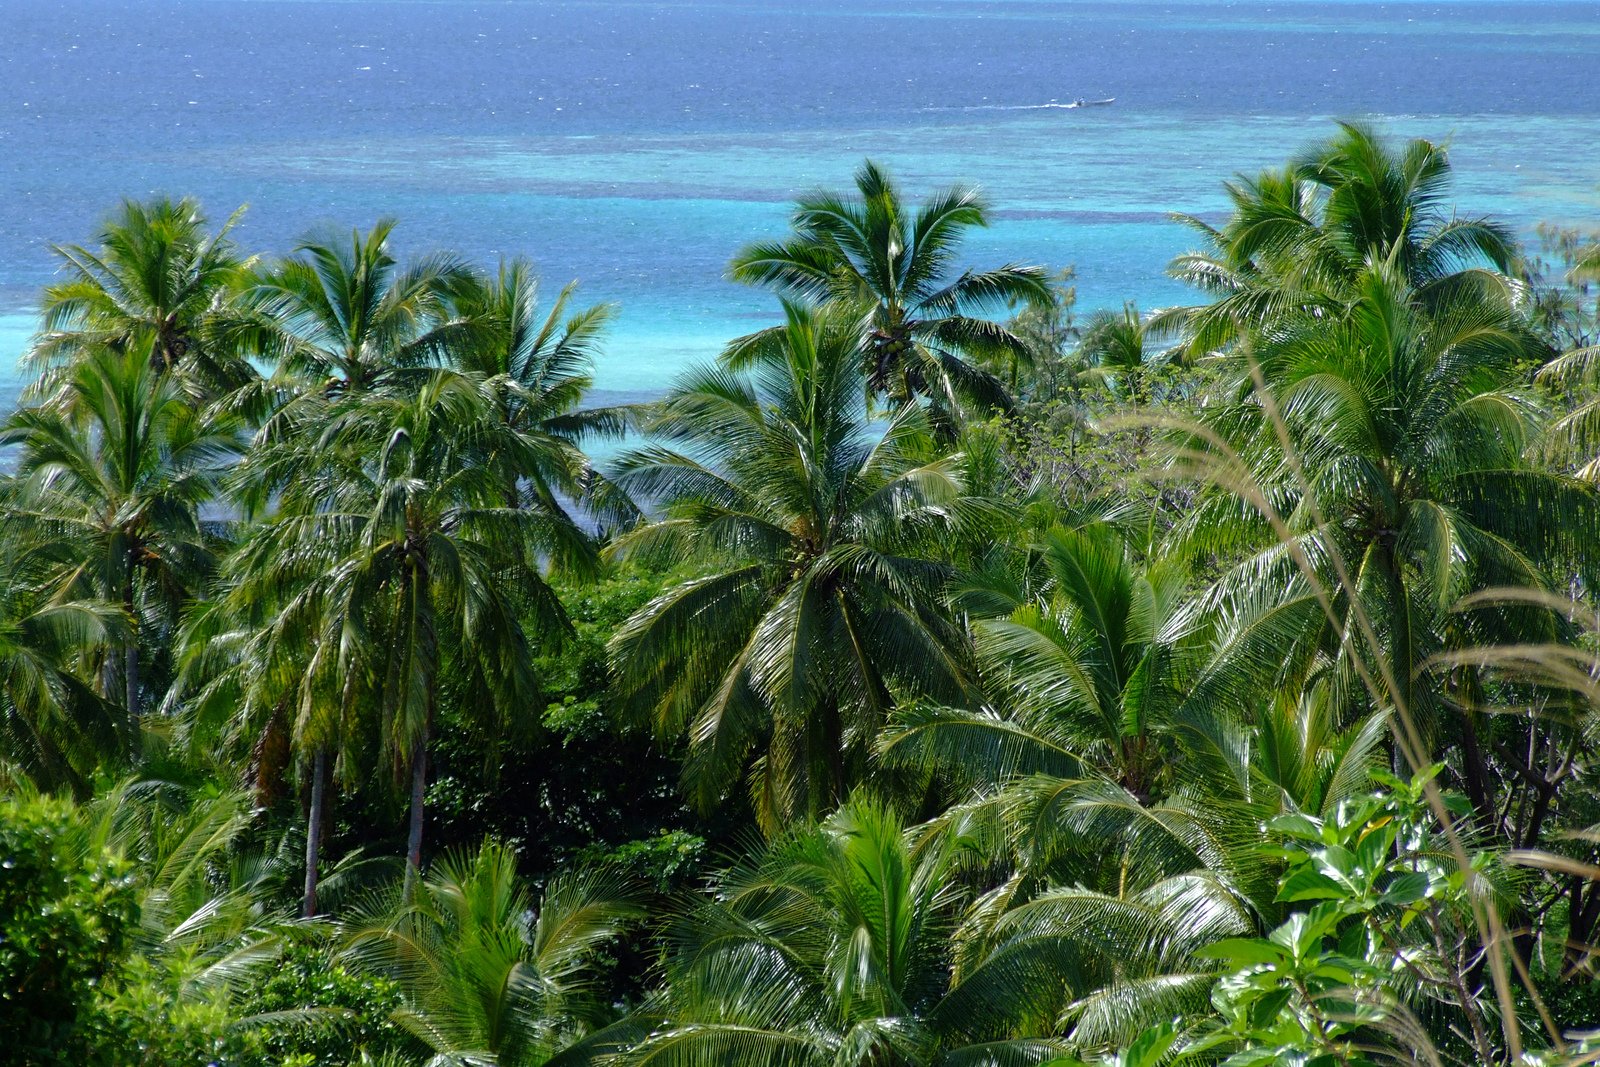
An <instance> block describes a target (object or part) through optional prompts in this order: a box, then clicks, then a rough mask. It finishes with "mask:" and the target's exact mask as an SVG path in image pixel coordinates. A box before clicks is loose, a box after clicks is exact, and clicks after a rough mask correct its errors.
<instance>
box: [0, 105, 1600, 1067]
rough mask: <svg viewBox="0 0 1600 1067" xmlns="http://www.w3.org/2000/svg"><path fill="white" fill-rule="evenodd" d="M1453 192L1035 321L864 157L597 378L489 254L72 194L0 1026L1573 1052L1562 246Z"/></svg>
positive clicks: (894, 1054)
mask: <svg viewBox="0 0 1600 1067" xmlns="http://www.w3.org/2000/svg"><path fill="white" fill-rule="evenodd" d="M1450 177H1451V175H1450V165H1449V160H1448V158H1447V156H1446V154H1445V152H1444V151H1443V150H1442V149H1441V148H1439V147H1437V146H1435V145H1432V144H1429V143H1427V142H1422V141H1414V142H1410V143H1407V144H1392V143H1390V142H1388V141H1386V140H1385V139H1383V138H1382V137H1380V136H1378V135H1377V134H1375V133H1374V132H1373V131H1371V130H1368V129H1365V128H1363V127H1360V126H1355V125H1345V126H1341V127H1340V128H1339V129H1338V130H1337V131H1336V132H1335V133H1334V135H1333V136H1332V138H1331V139H1330V140H1329V141H1327V142H1326V143H1324V144H1320V145H1317V146H1314V147H1312V148H1310V149H1307V150H1306V151H1305V152H1303V153H1302V154H1301V155H1300V156H1298V157H1296V158H1295V159H1293V160H1292V161H1291V162H1290V163H1289V164H1288V165H1286V166H1285V167H1284V168H1282V169H1279V170H1274V171H1269V172H1267V173H1264V174H1261V175H1259V176H1256V177H1253V178H1245V177H1240V178H1238V179H1236V180H1235V181H1233V182H1231V183H1229V184H1228V185H1227V192H1228V196H1229V198H1230V201H1231V205H1232V207H1231V211H1230V213H1229V214H1228V216H1227V217H1226V218H1225V219H1222V220H1220V221H1218V222H1216V223H1214V224H1213V223H1210V222H1205V221H1201V220H1196V219H1187V220H1184V221H1186V222H1187V223H1188V224H1189V225H1190V226H1191V227H1193V228H1194V229H1195V231H1196V232H1197V234H1198V238H1199V242H1200V247H1198V248H1197V249H1196V250H1195V251H1194V252H1192V253H1189V254H1186V255H1184V256H1182V257H1180V258H1179V259H1178V260H1177V261H1175V263H1174V264H1173V267H1172V271H1173V273H1174V274H1175V275H1176V276H1177V277H1179V278H1181V279H1184V280H1186V281H1188V282H1189V283H1191V284H1192V285H1194V286H1195V288H1196V289H1197V291H1198V296H1197V302H1196V304H1195V306H1192V307H1178V308H1163V309H1156V310H1149V309H1147V310H1145V311H1141V310H1140V309H1138V308H1137V307H1135V306H1133V305H1132V304H1129V305H1127V306H1124V307H1122V308H1117V309H1105V310H1098V311H1094V312H1092V313H1090V314H1088V315H1086V316H1083V317H1082V318H1081V320H1080V319H1079V317H1078V316H1077V314H1076V311H1077V309H1076V306H1075V305H1076V299H1075V292H1074V290H1073V289H1072V288H1071V282H1072V273H1071V271H1070V269H1068V270H1065V271H1062V272H1060V273H1058V274H1054V275H1052V274H1050V273H1048V272H1047V271H1045V270H1044V269H1043V268H1040V267H1034V266H1023V265H1017V264H1008V265H1005V266H1001V267H997V268H993V269H976V268H968V267H966V266H965V265H964V264H963V263H962V262H961V258H960V238H961V236H962V234H963V233H964V232H965V231H967V230H969V229H970V228H972V227H976V226H983V225H986V224H987V219H988V211H989V209H988V206H987V204H986V203H985V201H984V200H983V199H982V197H981V196H980V195H979V194H978V193H977V192H976V191H975V190H973V189H971V188H969V187H966V186H956V187H953V188H951V189H949V190H946V191H944V192H940V193H937V194H935V195H933V196H932V197H930V198H929V199H928V200H927V201H925V202H923V203H922V204H921V205H914V204H912V203H911V202H910V201H909V200H908V199H907V198H906V197H904V196H903V195H902V194H901V192H900V191H899V190H898V189H897V188H896V187H895V185H894V183H893V182H892V181H891V179H890V178H889V176H888V175H887V173H886V172H885V171H884V170H883V169H881V168H879V167H876V166H874V165H872V164H870V163H868V164H866V165H864V166H863V168H862V169H861V170H860V171H859V173H858V174H857V175H856V180H855V189H854V191H852V192H850V193H845V194H836V193H831V192H818V193H815V194H812V195H809V196H807V197H805V198H803V199H802V200H801V201H800V202H799V203H798V204H797V206H796V208H795V211H794V213H793V216H792V219H791V223H792V233H790V234H789V235H788V236H787V237H784V238H780V239H777V240H771V241H765V242H758V243H755V244H752V245H750V246H748V247H747V248H745V249H744V250H742V251H739V252H737V253H736V255H735V257H734V259H733V261H732V263H731V266H730V275H731V277H732V278H734V279H735V280H738V281H742V282H746V283H749V284H753V285H757V286H762V287H765V288H768V289H771V290H773V291H775V292H776V294H777V296H778V297H779V298H780V299H779V301H778V303H777V305H776V306H775V308H774V319H775V324H774V325H773V326H771V327H770V328H767V329H763V330H759V331H757V332H755V333H752V334H750V335H748V336H746V337H741V338H736V339H732V340H731V341H730V342H729V344H728V347H727V348H726V349H725V350H724V352H723V353H722V354H721V356H720V358H719V359H718V360H716V361H715V362H712V363H709V364H707V365H704V366H699V367H695V368H692V369H690V370H688V371H686V372H685V373H684V374H683V375H682V376H681V378H680V379H679V380H678V381H677V382H676V383H675V385H674V386H673V387H672V389H671V390H670V391H669V392H668V393H667V394H666V395H665V396H663V397H661V398H660V399H658V400H656V401H654V402H651V403H644V404H638V405H633V406H630V407H625V408H609V409H608V408H595V407H590V406H586V399H585V398H586V395H587V393H588V391H589V389H590V386H591V384H592V382H593V378H594V366H595V362H596V360H597V359H599V358H601V354H602V352H603V346H604V340H605V327H606V324H607V322H608V320H609V319H610V317H611V314H612V309H611V308H610V307H609V306H606V305H598V306H594V307H588V308H584V307H581V306H578V304H577V302H576V300H577V298H576V295H575V291H574V288H573V287H572V286H568V287H567V288H565V289H563V290H562V291H561V292H560V294H559V295H558V296H557V298H556V299H555V300H554V301H552V302H549V303H548V305H545V304H541V301H540V296H539V291H538V287H537V285H536V283H535V280H534V277H533V274H532V272H531V270H530V268H529V266H528V265H527V263H525V262H523V261H520V260H519V261H512V262H508V263H505V264H502V265H501V266H500V267H499V268H498V269H497V270H493V271H485V270H482V269H480V268H479V267H477V266H475V265H474V264H472V263H471V262H470V261H468V260H466V259H463V258H460V257H457V256H454V255H443V254H439V255H431V256H423V257H419V258H416V259H413V260H411V261H409V262H404V261H402V260H401V258H400V257H399V256H398V255H397V253H396V251H395V249H394V247H393V245H392V244H391V234H392V231H393V229H394V226H395V224H394V223H393V222H392V221H389V220H383V221H380V222H378V223H377V224H376V225H375V226H374V227H373V229H371V230H370V231H367V232H361V231H354V232H352V233H350V234H348V235H340V234H323V235H317V236H314V237H311V238H308V239H307V240H306V241H305V242H303V243H302V244H301V245H300V246H299V247H297V248H295V249H294V250H292V251H291V252H290V253H289V254H288V255H286V256H282V257H274V256H247V255H245V254H244V253H243V252H242V251H241V250H240V249H239V248H238V247H237V246H236V245H235V244H234V242H233V239H232V237H231V236H230V234H231V232H232V220H230V222H229V224H228V225H225V226H223V227H222V228H221V229H220V230H213V229H212V228H211V227H210V226H209V225H208V223H207V222H206V220H205V219H204V217H203V216H202V215H201V214H200V212H199V209H198V207H197V205H195V204H194V203H193V202H191V201H187V200H185V201H176V202H173V201H159V200H158V201H153V202H150V203H142V204H141V203H127V204H124V205H123V206H122V207H121V209H119V211H118V212H117V213H116V214H115V215H113V216H112V217H111V219H110V220H109V221H108V222H107V224H106V226H105V229H104V231H103V232H102V233H101V234H100V235H99V236H98V238H97V240H96V242H94V244H93V246H92V247H91V246H85V247H79V246H70V247H63V248H60V249H58V252H59V255H60V257H61V265H62V277H61V280H60V282H59V283H58V284H56V285H53V286H51V287H50V288H49V289H48V290H47V291H46V293H45V296H44V306H43V319H42V322H41V327H40V331H39V334H38V337H37V339H36V343H35V345H34V347H33V350H32V351H31V353H30V355H29V361H30V366H31V367H32V368H33V369H34V370H35V371H36V372H37V378H36V380H35V381H34V383H33V384H32V385H31V386H30V388H29V389H28V391H27V393H26V394H25V396H24V401H23V407H22V408H21V409H19V410H18V411H16V412H14V413H12V414H10V415H9V416H8V417H7V418H6V420H5V421H4V424H3V426H0V447H4V449H5V451H4V452H3V453H0V455H3V456H4V460H5V464H6V473H5V474H4V475H3V476H0V787H3V790H4V797H3V798H0V1032H3V1033H4V1035H5V1038H6V1040H5V1041H3V1042H0V1062H3V1063H12V1062H15V1063H29V1064H35V1063H63V1064H65V1063H74V1064H80V1063H81V1064H102V1063H103V1064H118V1065H124V1064H150V1065H151V1067H155V1065H161V1067H171V1065H183V1064H191V1063H192V1064H195V1065H197V1067H198V1065H201V1064H217V1065H219V1067H234V1065H236V1067H345V1065H353V1064H385V1065H397V1067H398V1065H417V1067H420V1065H423V1064H428V1065H433V1064H439V1065H445V1064H461V1065H466V1064H471V1065H502V1067H541V1065H545V1064H551V1065H572V1067H579V1065H593V1067H613V1065H615V1067H632V1065H640V1067H642V1065H646V1064H648V1065H652V1067H713V1065H718V1067H720V1065H724V1064H740V1065H751V1067H913V1065H915V1067H934V1065H938V1067H969V1065H970V1067H1039V1065H1045V1064H1052V1065H1056V1067H1070V1065H1081V1064H1104V1065H1118V1067H1164V1065H1166V1064H1173V1063H1183V1064H1228V1065H1232V1067H1254V1065H1266V1064H1274V1065H1285V1067H1288V1065H1295V1067H1333V1065H1341V1064H1347V1065H1351V1067H1356V1065H1369V1064H1381V1063H1400V1064H1445V1063H1460V1064H1504V1065H1507V1067H1511V1065H1513V1064H1549V1065H1554V1064H1568V1065H1573V1067H1576V1065H1577V1064H1579V1063H1584V1062H1592V1060H1593V1057H1594V1055H1595V1047H1594V1043H1593V1037H1592V1035H1587V1034H1586V1031H1587V1030H1588V1029H1590V1028H1592V1027H1594V1026H1595V1025H1596V1023H1597V1022H1600V980H1597V976H1596V969H1597V967H1600V801H1597V799H1596V795H1597V794H1596V791H1595V783H1594V770H1593V768H1594V764H1595V760H1596V754H1597V753H1596V745H1597V741H1600V687H1597V686H1596V684H1595V679H1596V678H1597V677H1600V659H1597V658H1596V656H1597V654H1600V615H1597V612H1596V605H1595V604H1594V603H1593V600H1594V594H1593V590H1594V588H1595V581H1596V577H1597V574H1596V566H1597V565H1596V561H1597V560H1600V488H1597V485H1596V474H1597V471H1600V450H1597V447H1596V446H1597V444H1600V392H1597V391H1596V389H1595V372H1596V369H1597V368H1600V326H1597V314H1600V310H1597V308H1600V305H1597V304H1596V297H1595V290H1594V288H1593V287H1594V284H1595V282H1596V279H1597V278H1600V251H1597V249H1600V241H1597V240H1596V239H1595V238H1593V237H1589V236H1585V235H1584V234H1581V233H1577V232H1570V231H1562V230H1556V229H1549V228H1546V229H1543V230H1541V231H1540V233H1539V234H1538V240H1539V247H1538V249H1537V250H1536V251H1528V250H1525V249H1523V248H1522V247H1521V246H1519V244H1518V241H1517V239H1516V237H1515V235H1513V234H1512V233H1511V232H1510V231H1508V230H1507V229H1506V228H1505V227H1503V226H1501V225H1499V224H1497V223H1495V222H1494V221H1493V220H1488V219H1465V218H1462V217H1460V216H1458V215H1457V214H1456V213H1455V212H1454V210H1453V207H1452V205H1451V202H1450V199H1449V197H1450ZM602 437H611V438H613V439H620V440H621V445H620V447H615V448H607V449H606V450H605V452H604V454H606V455H609V456H610V457H611V458H609V459H607V460H605V461H597V460H595V459H592V458H591V454H590V452H589V451H586V449H592V446H593V444H594V443H595V441H596V440H597V439H598V438H602ZM593 451H594V452H595V453H597V454H599V452H600V450H598V449H594V450H593Z"/></svg>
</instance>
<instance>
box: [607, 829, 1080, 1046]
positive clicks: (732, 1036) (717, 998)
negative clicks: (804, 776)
mask: <svg viewBox="0 0 1600 1067" xmlns="http://www.w3.org/2000/svg"><path fill="white" fill-rule="evenodd" d="M969 900H970V897H969V895H968V894H967V893H966V892H965V891H964V890H963V888H962V886H961V883H960V881H959V879H958V878H957V868H956V865H955V856H954V850H953V849H952V848H951V847H950V844H949V842H948V841H940V842H936V843H933V844H930V845H928V846H926V847H923V848H920V849H913V847H912V844H911V842H910V840H909V835H908V834H907V833H906V832H905V831H904V830H903V829H902V827H901V826H900V825H899V823H898V821H897V820H896V819H895V818H894V817H893V816H892V815H890V814H889V813H888V812H887V811H886V810H884V809H883V808H880V807H877V806H875V805H872V804H869V803H866V802H863V801H859V800H857V801H852V802H851V803H849V804H847V805H845V806H844V807H843V808H841V809H840V810H839V811H837V812H835V813H834V814H833V815H831V816H829V817H828V819H827V820H826V821H825V822H823V823H822V824H821V825H820V826H817V827H815V828H806V829H802V830H798V831H796V832H794V833H791V834H789V835H787V836H785V837H784V838H782V839H781V840H778V841H775V842H773V843H772V844H770V845H769V846H767V847H766V848H765V849H763V850H761V851H758V852H757V853H756V854H755V855H753V856H752V857H751V858H750V859H748V860H747V861H745V862H744V863H742V864H741V865H739V866H736V867H734V868H732V869H730V870H728V871H725V872H723V873H722V875H721V876H720V877H719V878H718V879H717V880H716V881H715V882H714V883H713V885H712V887H711V890H710V892H708V893H707V894H706V896H705V897H704V898H703V899H702V900H700V901H699V902H698V903H697V905H696V906H694V907H693V908H692V909H691V910H689V911H688V912H687V914H685V915H684V916H683V917H682V918H681V919H679V920H678V921H677V922H675V923H674V924H673V926H672V927H671V928H670V929H669V931H668V942H667V944H668V949H667V960H666V982H665V984H664V986H663V988H662V990H661V992H660V995H659V1000H658V1001H657V1002H654V1003H651V1004H650V1005H649V1006H648V1007H647V1009H646V1011H648V1012H650V1013H652V1014H653V1015H657V1016H659V1017H660V1018H661V1019H662V1021H661V1022H659V1023H657V1024H656V1025H655V1026H654V1028H653V1029H652V1031H651V1032H650V1033H649V1035H648V1036H647V1037H646V1038H645V1039H644V1040H643V1041H641V1042H640V1043H639V1044H638V1045H637V1046H636V1047H635V1048H633V1049H632V1050H631V1051H630V1052H628V1053H627V1054H626V1055H625V1056H624V1058H623V1059H624V1062H626V1063H629V1064H634V1065H637V1067H647V1065H652V1067H653V1065H662V1067H665V1065H673V1067H691V1065H696V1064H706V1065H710V1064H723V1063H748V1064H762V1065H769V1067H776V1065H780V1064H782V1065H794V1067H802V1065H812V1064H818V1065H820V1064H838V1065H851V1067H854V1065H866V1064H896V1065H898V1064H943V1063H951V1064H955V1063H964V1062H973V1063H1014V1064H1037V1063H1041V1062H1043V1061H1045V1060H1048V1059H1051V1058H1052V1057H1053V1056H1054V1055H1056V1054H1058V1053H1059V1052H1060V1051H1062V1050H1063V1049H1064V1044H1063V1043H1062V1042H1061V1041H1059V1040H1053V1039H1052V1038H1051V1037H1050V1036H1049V1035H1043V1036H1039V1037H1032V1036H1026V1035H1019V1036H1012V1035H1008V1034H1005V1033H1003V1032H993V1033H987V1034H983V1036H981V1037H972V1036H969V1035H970V1034H972V1033H973V1032H974V1031H979V1032H981V1031H982V1030H984V1028H985V1027H984V1024H985V1022H987V1021H988V1020H987V1019H982V1018H977V1017H972V1016H969V1017H966V1018H957V1017H955V1016H954V1015H953V1014H952V1015H951V1016H949V1017H946V1016H945V1015H944V1013H943V1011H942V1009H943V1006H944V1001H945V1000H946V997H947V992H948V987H949V983H950V962H951V961H950V954H951V950H952V946H951V938H952V936H953V935H955V934H956V933H957V930H958V928H959V923H960V919H961V915H962V912H963V909H964V908H965V906H966V905H967V904H968V902H969ZM1016 991H1017V992H1021V989H1020V987H1019V988H1018V989H1017V990H1016Z"/></svg>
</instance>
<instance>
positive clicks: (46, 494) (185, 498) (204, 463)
mask: <svg viewBox="0 0 1600 1067" xmlns="http://www.w3.org/2000/svg"><path fill="white" fill-rule="evenodd" d="M0 445H16V446H20V449H21V453H20V457H19V460H18V466H17V469H18V473H19V475H20V476H22V477H23V478H24V479H25V480H26V485H25V492H24V493H23V494H22V495H21V497H20V499H19V500H18V502H17V507H18V514H19V515H20V516H22V517H24V518H25V520H26V521H27V522H29V523H31V524H32V525H33V526H34V528H35V529H36V530H37V531H39V532H40V534H41V535H48V536H51V537H55V538H59V539H60V543H61V544H63V545H65V546H68V547H69V549H70V551H71V553H72V556H73V558H72V560H71V563H70V566H69V567H68V568H66V570H64V572H63V577H62V578H61V588H62V589H63V590H64V591H67V592H66V594H65V595H67V596H68V597H69V598H71V597H82V596H85V595H87V596H89V597H93V598H95V599H99V600H103V601H105V602H107V603H111V604H117V605H120V606H121V608H122V611H123V614H124V616H125V621H126V624H127V625H126V628H125V629H124V630H122V632H123V633H125V639H124V643H123V647H122V649H121V657H120V658H121V661H122V662H121V664H120V665H119V664H117V662H116V659H117V657H115V656H113V655H111V654H110V653H109V652H108V653H107V655H106V657H105V661H104V667H103V671H102V680H103V682H102V684H103V695H104V696H105V697H106V698H107V699H112V698H113V696H114V694H113V682H112V679H114V678H117V677H120V678H121V681H122V684H123V692H122V693H121V694H116V695H119V696H120V697H121V698H122V700H123V706H124V708H125V709H126V711H127V713H128V715H129V716H131V717H137V716H138V714H139V712H140V709H141V688H140V674H139V664H140V644H141V640H144V641H146V642H147V643H152V642H153V640H154V637H155V634H156V633H158V632H161V629H162V627H163V626H165V625H170V624H171V623H172V622H174V621H175V619H176V614H177V610H178V607H179V606H180V605H181V603H182V602H183V600H184V599H185V598H186V597H188V596H189V595H191V594H192V593H193V592H194V591H196V590H197V589H198V587H199V583H200V582H201V581H202V580H203V579H204V577H205V576H206V575H207V574H208V573H209V572H210V570H211V568H212V566H213V562H214V561H213V545H212V539H211V538H210V537H208V536H207V534H206V532H205V530H204V529H203V528H202V525H201V519H200V512H201V509H202V508H203V507H204V506H205V505H206V504H207V503H208V502H210V501H211V500H212V499H213V498H214V497H215V495H216V493H217V489H218V482H219V479H220V477H221V475H222V473H223V471H224V469H225V468H226V466H227V464H228V463H229V462H230V461H231V460H232V459H233V458H235V457H236V456H238V455H239V454H240V453H241V452H242V450H243V441H242V438H241V435H240V432H239V427H238V425H237V423H236V422H235V421H234V420H233V419H231V418H230V417H228V416H226V415H223V414H219V413H217V412H215V411H212V410H204V411H202V410H197V409H196V408H195V407H194V405H193V403H192V402H191V400H190V398H189V396H188V395H187V393H186V392H185V390H184V388H183V386H182V384H181V382H180V381H179V380H178V378H177V377H176V376H175V375H173V374H170V373H167V372H164V371H162V370H159V369H158V367H157V366H156V363H155V362H154V361H152V359H151V357H150V355H149V353H148V352H146V351H143V350H140V349H133V350H130V351H128V352H125V353H118V352H116V351H113V350H111V349H108V348H101V349H96V350H90V351H86V352H85V353H84V354H83V356H82V357H81V358H80V359H79V361H78V362H77V363H76V364H74V365H73V366H72V367H70V368H69V369H68V370H67V372H66V376H65V378H64V380H63V382H62V385H61V390H60V392H59V394H58V395H57V397H56V398H55V399H54V400H52V402H51V403H49V404H47V405H44V406H35V407H27V408H22V409H21V410H19V411H17V412H15V413H14V414H13V415H12V416H11V418H10V419H8V420H7V421H6V423H5V425H4V428H3V429H0ZM152 647H154V645H153V643H152Z"/></svg>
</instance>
